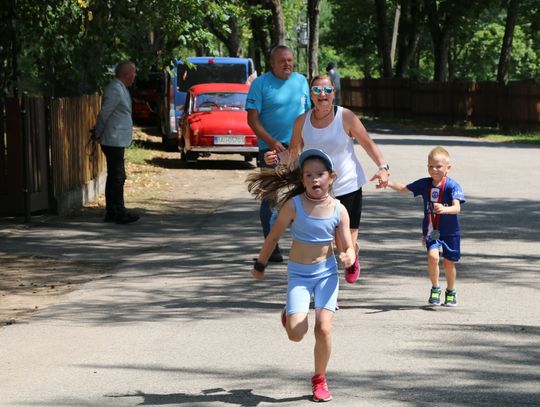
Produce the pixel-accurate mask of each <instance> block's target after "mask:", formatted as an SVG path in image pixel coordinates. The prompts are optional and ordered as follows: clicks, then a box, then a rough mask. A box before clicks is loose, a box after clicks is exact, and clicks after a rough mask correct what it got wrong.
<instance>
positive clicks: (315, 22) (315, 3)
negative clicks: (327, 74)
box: [308, 0, 320, 81]
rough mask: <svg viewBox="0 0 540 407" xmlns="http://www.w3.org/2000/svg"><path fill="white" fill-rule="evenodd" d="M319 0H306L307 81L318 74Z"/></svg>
mask: <svg viewBox="0 0 540 407" xmlns="http://www.w3.org/2000/svg"><path fill="white" fill-rule="evenodd" d="M319 5H320V0H308V22H309V24H308V32H309V35H308V38H309V44H308V81H311V79H312V78H313V77H315V76H317V75H318V74H319V62H318V59H319V17H320V8H319Z"/></svg>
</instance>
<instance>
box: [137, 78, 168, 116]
mask: <svg viewBox="0 0 540 407" xmlns="http://www.w3.org/2000/svg"><path fill="white" fill-rule="evenodd" d="M162 83H163V73H162V72H156V71H151V72H149V73H148V77H147V78H145V79H143V78H139V77H137V79H135V83H134V84H133V86H131V87H130V88H129V90H130V92H131V102H132V104H131V111H132V113H131V115H132V117H133V121H134V122H137V123H159V114H158V105H159V99H160V94H161V92H162V89H161V88H162V87H163V84H162Z"/></svg>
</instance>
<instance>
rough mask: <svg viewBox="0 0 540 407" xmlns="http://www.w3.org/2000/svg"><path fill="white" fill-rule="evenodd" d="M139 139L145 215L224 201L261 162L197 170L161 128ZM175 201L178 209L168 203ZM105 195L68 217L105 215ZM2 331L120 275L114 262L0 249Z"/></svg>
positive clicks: (137, 191)
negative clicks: (169, 145)
mask: <svg viewBox="0 0 540 407" xmlns="http://www.w3.org/2000/svg"><path fill="white" fill-rule="evenodd" d="M134 140H136V141H137V142H138V144H139V145H141V146H142V147H143V148H144V149H145V150H147V154H146V155H145V156H147V158H146V159H145V161H144V162H143V163H137V164H135V163H131V162H128V163H127V174H128V179H127V180H126V186H125V198H126V203H127V205H128V206H129V207H130V208H134V210H135V211H137V212H138V213H141V215H142V216H144V214H145V213H148V212H152V213H155V212H162V213H182V212H184V213H196V212H199V211H206V210H207V209H208V208H206V207H204V208H203V207H197V206H196V205H193V202H194V201H196V200H201V201H206V200H208V199H209V198H212V199H213V200H215V202H216V204H217V205H219V202H220V201H224V200H226V199H227V198H228V197H230V196H233V195H236V194H238V193H239V192H240V191H241V190H245V186H244V184H243V180H244V179H245V177H246V176H247V174H248V173H249V172H250V171H251V170H253V169H255V161H253V162H251V163H246V162H244V160H243V157H242V156H240V155H238V156H236V155H213V156H210V157H208V158H203V159H200V160H199V162H198V163H197V164H195V165H194V166H193V167H188V166H187V165H186V164H185V163H182V162H181V161H180V154H179V153H177V152H167V151H164V150H163V149H162V148H161V143H160V141H161V139H160V137H159V134H158V133H157V129H156V128H152V127H136V128H135V131H134ZM173 201H174V202H175V205H174V206H171V205H164V203H166V202H173ZM104 207H105V197H104V196H103V194H102V195H101V196H99V197H98V199H97V200H95V201H92V202H89V203H87V204H86V205H85V207H83V208H81V209H78V210H74V211H72V212H71V213H70V214H69V215H68V218H72V219H73V220H77V221H78V220H81V219H85V218H93V217H96V216H97V217H99V216H103V215H102V212H103V211H104ZM54 219H55V217H54V216H52V215H40V216H34V217H33V218H32V221H31V224H29V225H26V224H23V223H21V220H20V219H8V220H2V221H1V223H0V225H2V228H0V230H1V229H3V228H4V226H5V227H6V228H16V229H17V230H18V231H20V232H21V233H23V232H24V230H25V229H26V228H31V227H36V226H38V227H39V225H40V224H44V223H47V222H50V221H54ZM0 262H1V264H2V267H1V268H0V327H2V326H6V325H11V324H14V323H16V322H17V321H20V320H22V319H24V318H27V317H29V316H31V315H32V314H33V313H35V312H37V311H40V310H43V309H45V308H47V307H48V306H50V305H53V304H57V303H59V302H62V300H63V298H65V296H66V295H68V294H69V293H71V292H72V291H74V290H77V289H78V288H79V287H80V286H81V284H84V283H87V282H90V281H93V280H96V279H100V278H104V277H107V276H108V275H110V273H111V272H114V267H115V264H114V263H110V262H103V261H95V262H88V261H77V260H74V259H71V258H63V257H60V256H55V255H48V254H47V253H36V254H35V255H32V256H26V257H19V256H13V255H10V253H8V252H7V251H4V250H2V248H1V245H0Z"/></svg>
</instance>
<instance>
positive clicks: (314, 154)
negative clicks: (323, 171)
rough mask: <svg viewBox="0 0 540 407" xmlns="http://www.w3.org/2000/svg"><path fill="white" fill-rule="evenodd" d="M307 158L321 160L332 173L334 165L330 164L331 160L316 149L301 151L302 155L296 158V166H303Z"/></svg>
mask: <svg viewBox="0 0 540 407" xmlns="http://www.w3.org/2000/svg"><path fill="white" fill-rule="evenodd" d="M309 157H320V158H322V159H323V160H324V162H325V163H326V166H327V167H328V168H329V169H330V172H334V163H333V162H332V159H331V158H330V156H329V155H328V154H326V153H325V152H324V151H322V150H319V149H318V148H309V149H307V150H304V151H302V154H300V157H298V164H299V165H300V167H302V166H303V165H304V161H306V160H307V159H308V158H309Z"/></svg>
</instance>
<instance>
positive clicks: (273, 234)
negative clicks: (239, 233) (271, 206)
mask: <svg viewBox="0 0 540 407" xmlns="http://www.w3.org/2000/svg"><path fill="white" fill-rule="evenodd" d="M294 215H295V210H294V202H293V201H292V200H289V201H287V202H285V204H284V205H283V206H282V207H281V209H280V210H279V214H278V217H277V219H276V222H275V223H274V225H273V226H272V229H271V230H270V233H269V234H268V236H266V239H264V244H263V246H262V248H261V251H260V252H259V256H258V257H257V263H262V264H263V265H264V266H265V267H266V265H267V264H268V259H269V258H270V256H271V255H272V252H273V251H274V248H275V247H276V245H277V243H278V242H279V239H280V237H281V235H282V234H283V232H285V229H287V226H289V224H290V223H291V222H292V220H293V219H294ZM251 275H252V276H253V277H254V278H256V279H257V280H262V279H263V278H264V270H263V271H257V270H256V269H255V268H252V270H251Z"/></svg>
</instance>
